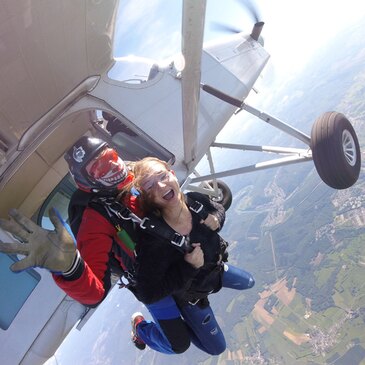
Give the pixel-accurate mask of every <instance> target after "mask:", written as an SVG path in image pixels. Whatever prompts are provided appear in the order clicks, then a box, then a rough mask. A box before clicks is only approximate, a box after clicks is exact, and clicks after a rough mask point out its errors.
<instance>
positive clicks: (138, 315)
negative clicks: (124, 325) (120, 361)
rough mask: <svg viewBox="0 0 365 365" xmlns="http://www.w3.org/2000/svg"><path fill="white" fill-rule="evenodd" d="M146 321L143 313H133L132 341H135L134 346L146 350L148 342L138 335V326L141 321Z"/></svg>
mask: <svg viewBox="0 0 365 365" xmlns="http://www.w3.org/2000/svg"><path fill="white" fill-rule="evenodd" d="M142 321H144V317H143V314H142V313H140V312H136V313H133V315H132V318H131V324H132V333H131V336H132V342H133V343H134V346H136V347H137V349H139V350H144V349H145V348H146V344H145V343H144V342H143V341H142V340H141V339H140V338H139V337H138V335H137V326H138V324H139V323H140V322H142Z"/></svg>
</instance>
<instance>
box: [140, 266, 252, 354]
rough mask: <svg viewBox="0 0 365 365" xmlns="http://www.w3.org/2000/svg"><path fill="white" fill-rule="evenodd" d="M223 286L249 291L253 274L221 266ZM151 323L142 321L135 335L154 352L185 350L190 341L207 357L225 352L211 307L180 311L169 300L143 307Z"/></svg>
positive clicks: (193, 307) (195, 306) (174, 303)
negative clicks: (152, 320)
mask: <svg viewBox="0 0 365 365" xmlns="http://www.w3.org/2000/svg"><path fill="white" fill-rule="evenodd" d="M224 268H225V270H224V274H223V287H224V288H231V289H237V290H244V289H249V288H252V287H253V286H254V284H255V281H254V279H253V277H252V275H251V274H250V273H248V272H246V271H244V270H241V269H238V268H236V267H234V266H231V265H227V264H225V265H224ZM146 307H147V309H148V310H149V312H150V314H151V316H152V318H153V319H154V322H151V321H142V322H141V323H140V324H139V325H138V326H137V335H138V336H139V337H140V338H141V339H142V340H143V341H144V342H145V343H146V344H147V345H148V346H149V347H150V348H151V349H153V350H156V351H159V352H162V353H164V354H177V353H182V352H184V351H186V350H187V349H188V347H189V345H190V341H191V342H192V343H193V344H194V345H195V346H196V347H198V348H199V349H201V350H202V351H205V352H207V353H208V354H210V355H219V354H220V353H222V352H223V351H224V350H225V349H226V341H225V339H224V335H223V333H222V330H221V329H220V327H219V325H218V323H217V321H216V319H215V316H214V313H213V311H212V309H211V307H210V306H209V305H208V306H206V307H205V308H201V307H200V306H198V305H191V304H188V305H186V306H184V307H182V308H181V309H179V308H178V306H177V305H176V302H175V300H174V299H173V298H172V297H171V296H168V297H165V298H163V299H161V300H160V301H158V302H155V303H153V304H149V305H146Z"/></svg>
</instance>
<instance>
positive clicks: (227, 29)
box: [210, 21, 242, 33]
mask: <svg viewBox="0 0 365 365" xmlns="http://www.w3.org/2000/svg"><path fill="white" fill-rule="evenodd" d="M210 27H211V29H212V30H215V31H217V32H224V33H241V32H242V30H241V29H238V28H236V27H233V26H231V25H227V24H223V23H219V22H213V21H212V22H211V23H210Z"/></svg>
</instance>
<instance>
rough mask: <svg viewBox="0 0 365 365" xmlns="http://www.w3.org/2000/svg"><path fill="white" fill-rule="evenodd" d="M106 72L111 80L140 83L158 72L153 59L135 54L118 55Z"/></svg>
mask: <svg viewBox="0 0 365 365" xmlns="http://www.w3.org/2000/svg"><path fill="white" fill-rule="evenodd" d="M115 61H116V62H115V64H114V65H113V67H112V68H111V69H110V70H109V72H108V77H109V78H111V79H112V80H117V81H122V82H125V83H128V84H142V83H144V82H146V81H148V80H151V79H153V78H154V77H156V75H157V74H158V65H157V64H156V63H155V61H154V60H151V59H148V58H142V57H136V56H128V57H120V58H116V59H115Z"/></svg>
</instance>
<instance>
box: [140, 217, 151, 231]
mask: <svg viewBox="0 0 365 365" xmlns="http://www.w3.org/2000/svg"><path fill="white" fill-rule="evenodd" d="M149 220H150V219H149V218H148V217H144V218H143V219H142V221H141V222H140V223H139V226H140V227H141V228H142V229H147V227H146V226H145V225H144V224H145V222H147V221H149Z"/></svg>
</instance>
